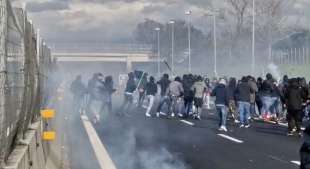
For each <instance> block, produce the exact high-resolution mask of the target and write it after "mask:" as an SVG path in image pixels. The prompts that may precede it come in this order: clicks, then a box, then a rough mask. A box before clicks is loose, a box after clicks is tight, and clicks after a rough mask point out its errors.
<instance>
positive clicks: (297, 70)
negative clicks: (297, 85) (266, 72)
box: [279, 65, 310, 81]
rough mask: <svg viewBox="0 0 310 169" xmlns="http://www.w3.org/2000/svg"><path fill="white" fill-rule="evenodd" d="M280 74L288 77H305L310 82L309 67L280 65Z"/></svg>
mask: <svg viewBox="0 0 310 169" xmlns="http://www.w3.org/2000/svg"><path fill="white" fill-rule="evenodd" d="M279 67H280V70H281V73H282V74H283V75H284V74H287V75H288V76H289V77H306V78H307V80H308V81H309V80H310V65H281V66H279Z"/></svg>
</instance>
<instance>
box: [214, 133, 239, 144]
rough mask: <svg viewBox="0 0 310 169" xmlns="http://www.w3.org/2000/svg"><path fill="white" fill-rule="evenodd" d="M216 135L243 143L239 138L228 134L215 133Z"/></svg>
mask: <svg viewBox="0 0 310 169" xmlns="http://www.w3.org/2000/svg"><path fill="white" fill-rule="evenodd" d="M217 135H218V136H220V137H223V138H225V139H228V140H230V141H233V142H235V143H239V144H241V143H243V141H242V140H239V139H236V138H233V137H230V136H228V135H225V134H217Z"/></svg>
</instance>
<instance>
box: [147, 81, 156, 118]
mask: <svg viewBox="0 0 310 169" xmlns="http://www.w3.org/2000/svg"><path fill="white" fill-rule="evenodd" d="M156 93H157V85H156V83H155V79H154V77H152V76H151V77H150V81H149V82H148V83H147V84H146V97H147V99H148V101H149V106H148V108H147V110H146V113H145V115H146V116H147V117H151V114H150V112H151V109H152V107H153V105H154V101H155V95H156Z"/></svg>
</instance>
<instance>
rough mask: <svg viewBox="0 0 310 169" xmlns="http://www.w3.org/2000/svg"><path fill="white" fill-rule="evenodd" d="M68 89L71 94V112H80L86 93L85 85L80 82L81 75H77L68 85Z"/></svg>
mask: <svg viewBox="0 0 310 169" xmlns="http://www.w3.org/2000/svg"><path fill="white" fill-rule="evenodd" d="M70 91H71V93H72V94H73V112H74V113H81V108H82V106H83V105H84V104H85V103H83V101H84V99H85V98H84V97H85V94H86V93H87V90H86V87H85V85H84V84H83V82H82V76H80V75H79V76H77V77H76V79H75V80H74V81H73V82H72V84H71V86H70Z"/></svg>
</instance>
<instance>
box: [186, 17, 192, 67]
mask: <svg viewBox="0 0 310 169" xmlns="http://www.w3.org/2000/svg"><path fill="white" fill-rule="evenodd" d="M185 14H186V15H187V16H188V72H189V73H191V72H192V63H191V59H192V58H191V15H192V11H187V12H185Z"/></svg>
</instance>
